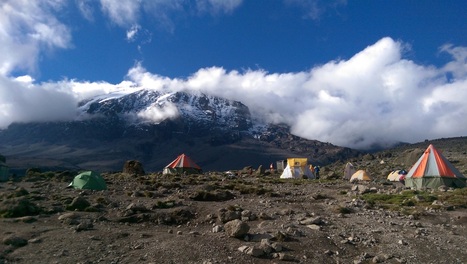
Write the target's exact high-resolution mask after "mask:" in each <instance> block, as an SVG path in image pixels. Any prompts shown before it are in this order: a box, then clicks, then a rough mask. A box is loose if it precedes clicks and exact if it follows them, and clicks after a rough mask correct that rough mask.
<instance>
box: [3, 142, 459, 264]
mask: <svg viewBox="0 0 467 264" xmlns="http://www.w3.org/2000/svg"><path fill="white" fill-rule="evenodd" d="M466 146H467V142H466V139H465V138H457V139H446V140H437V141H433V142H421V143H418V144H414V145H408V146H401V147H398V148H394V149H391V150H385V151H382V152H378V153H372V154H366V155H361V156H359V157H356V158H353V159H351V160H345V161H340V162H336V163H332V164H326V165H321V171H320V178H319V179H316V178H315V177H313V170H312V166H309V165H310V164H311V163H312V162H313V161H310V160H306V159H305V160H304V159H302V158H298V157H290V159H287V158H288V157H285V158H286V159H285V160H284V161H282V162H281V164H283V165H284V168H283V170H280V171H279V170H277V163H274V164H273V165H275V166H273V167H274V169H273V170H272V171H271V170H270V167H269V164H267V166H259V165H256V164H252V166H250V167H245V168H236V169H235V168H232V170H229V171H225V172H211V171H203V170H202V168H201V167H200V166H199V165H198V164H196V154H195V153H194V154H193V153H185V154H186V155H183V154H182V153H180V156H178V157H173V162H171V163H169V164H167V166H166V167H164V168H161V170H160V171H158V172H146V173H144V172H143V168H142V167H144V164H139V163H138V162H135V161H132V162H126V163H125V165H124V164H123V162H122V166H123V169H122V171H121V172H91V171H82V172H72V171H56V172H55V171H54V172H52V171H40V170H39V169H31V170H28V171H27V173H26V175H24V176H23V177H21V178H15V179H13V178H9V179H8V180H2V181H1V182H0V196H1V202H0V215H1V218H0V222H1V223H0V234H1V239H2V244H1V245H0V263H203V264H207V263H465V262H466V260H467V251H466V249H465V245H466V244H467V229H466V226H467V189H466V188H464V186H465V185H462V183H464V184H465V179H463V178H462V177H463V176H464V175H466V172H467V158H466V152H465V150H466ZM2 164H3V165H2ZM0 165H2V166H1V167H0V169H2V168H3V169H2V171H3V172H5V171H7V169H8V167H7V165H8V159H2V160H1V163H0ZM287 167H288V169H287ZM136 172H138V173H136ZM427 173H429V174H430V175H429V176H430V177H427ZM436 174H439V175H441V176H442V177H441V176H440V177H435V176H436ZM2 175H3V174H2ZM283 175H284V176H283ZM303 175H307V176H306V177H303ZM402 175H404V177H405V178H404V179H405V183H404V184H403V183H402V182H401V181H400V180H399V179H400V176H402ZM439 175H438V176H439ZM407 185H409V186H410V187H408V186H407Z"/></svg>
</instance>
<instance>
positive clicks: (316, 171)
mask: <svg viewBox="0 0 467 264" xmlns="http://www.w3.org/2000/svg"><path fill="white" fill-rule="evenodd" d="M315 176H316V179H319V166H318V165H316V166H315Z"/></svg>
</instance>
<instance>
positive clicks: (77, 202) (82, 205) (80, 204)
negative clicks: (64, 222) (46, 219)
mask: <svg viewBox="0 0 467 264" xmlns="http://www.w3.org/2000/svg"><path fill="white" fill-rule="evenodd" d="M89 206H91V203H89V202H88V200H86V199H84V198H83V197H80V196H78V197H76V198H75V199H73V201H72V202H71V203H70V204H69V205H68V206H67V207H66V209H67V210H78V211H84V209H86V208H88V207H89Z"/></svg>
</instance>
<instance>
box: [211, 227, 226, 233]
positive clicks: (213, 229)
mask: <svg viewBox="0 0 467 264" xmlns="http://www.w3.org/2000/svg"><path fill="white" fill-rule="evenodd" d="M222 231H224V227H223V226H221V225H216V226H214V227H213V228H212V232H213V233H219V232H222Z"/></svg>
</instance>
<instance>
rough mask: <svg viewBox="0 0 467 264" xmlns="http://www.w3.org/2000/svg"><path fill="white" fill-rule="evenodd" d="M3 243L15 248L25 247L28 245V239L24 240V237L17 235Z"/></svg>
mask: <svg viewBox="0 0 467 264" xmlns="http://www.w3.org/2000/svg"><path fill="white" fill-rule="evenodd" d="M2 242H3V244H5V245H11V246H14V247H24V246H26V245H27V244H28V240H27V239H24V238H22V237H18V236H15V235H10V236H7V237H5V238H4V239H3V241H2Z"/></svg>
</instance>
